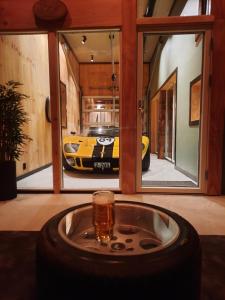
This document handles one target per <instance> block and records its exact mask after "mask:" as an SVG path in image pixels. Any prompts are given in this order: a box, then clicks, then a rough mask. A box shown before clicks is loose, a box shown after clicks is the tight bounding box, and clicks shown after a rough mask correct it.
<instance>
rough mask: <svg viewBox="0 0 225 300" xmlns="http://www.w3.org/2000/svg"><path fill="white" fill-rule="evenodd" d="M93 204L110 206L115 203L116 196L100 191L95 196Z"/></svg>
mask: <svg viewBox="0 0 225 300" xmlns="http://www.w3.org/2000/svg"><path fill="white" fill-rule="evenodd" d="M93 202H94V203H96V204H99V205H104V204H109V203H113V202H114V194H113V193H112V192H109V191H100V192H95V193H94V194H93Z"/></svg>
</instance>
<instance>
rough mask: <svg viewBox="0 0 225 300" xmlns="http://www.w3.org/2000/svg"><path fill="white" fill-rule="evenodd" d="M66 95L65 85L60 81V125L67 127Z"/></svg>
mask: <svg viewBox="0 0 225 300" xmlns="http://www.w3.org/2000/svg"><path fill="white" fill-rule="evenodd" d="M66 103H67V95H66V85H65V83H63V82H62V81H60V109H61V126H62V127H63V128H67V110H66Z"/></svg>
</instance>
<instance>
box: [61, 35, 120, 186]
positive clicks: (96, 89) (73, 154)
mask: <svg viewBox="0 0 225 300" xmlns="http://www.w3.org/2000/svg"><path fill="white" fill-rule="evenodd" d="M59 41H60V42H59V58H60V59H59V60H60V80H61V82H62V83H63V85H62V84H61V86H64V87H65V92H64V93H63V95H66V99H65V101H61V105H62V104H63V103H64V107H63V106H61V125H62V131H61V135H62V163H63V169H62V174H63V188H64V189H67V190H68V189H69V190H97V189H110V190H118V189H119V55H120V50H119V41H120V39H119V32H118V31H88V32H87V31H79V32H63V33H60V34H59ZM61 91H62V90H61ZM61 98H62V92H61ZM64 115H65V116H64ZM65 120H66V123H65ZM63 124H64V125H65V126H63Z"/></svg>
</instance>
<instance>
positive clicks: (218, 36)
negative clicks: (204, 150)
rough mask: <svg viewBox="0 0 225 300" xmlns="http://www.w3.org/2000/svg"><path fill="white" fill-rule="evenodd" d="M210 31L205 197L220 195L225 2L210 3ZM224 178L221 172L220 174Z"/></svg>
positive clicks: (224, 112) (224, 104) (224, 156)
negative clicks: (211, 19)
mask: <svg viewBox="0 0 225 300" xmlns="http://www.w3.org/2000/svg"><path fill="white" fill-rule="evenodd" d="M212 13H213V14H214V16H215V23H214V27H213V57H212V88H211V105H210V120H209V121H210V128H209V144H208V189H207V193H208V194H209V195H219V194H221V181H222V161H223V160H225V154H224V153H223V139H224V119H225V101H224V99H225V90H224V78H225V0H214V1H212ZM224 174H225V170H224Z"/></svg>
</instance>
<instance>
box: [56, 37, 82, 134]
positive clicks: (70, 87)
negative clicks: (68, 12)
mask: <svg viewBox="0 0 225 300" xmlns="http://www.w3.org/2000/svg"><path fill="white" fill-rule="evenodd" d="M59 64H60V80H61V81H62V82H63V83H64V84H65V85H66V95H67V97H66V98H67V99H66V116H67V118H66V119H67V122H66V123H67V126H66V128H62V135H63V136H64V135H69V134H70V133H71V131H73V132H76V133H78V134H79V133H80V89H79V63H78V62H77V61H76V60H75V58H74V56H73V55H72V53H71V51H69V49H68V48H67V51H63V46H62V44H61V43H60V44H59Z"/></svg>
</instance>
